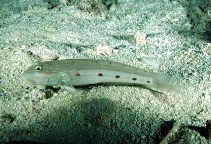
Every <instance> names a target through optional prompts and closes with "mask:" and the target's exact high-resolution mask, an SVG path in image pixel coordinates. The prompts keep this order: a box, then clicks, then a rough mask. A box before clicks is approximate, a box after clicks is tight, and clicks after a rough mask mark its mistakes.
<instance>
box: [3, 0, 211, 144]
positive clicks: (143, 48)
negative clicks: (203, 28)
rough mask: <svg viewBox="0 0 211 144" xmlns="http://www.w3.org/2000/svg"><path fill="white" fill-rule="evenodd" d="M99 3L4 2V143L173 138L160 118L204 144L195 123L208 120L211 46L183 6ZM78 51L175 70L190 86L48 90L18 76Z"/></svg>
mask: <svg viewBox="0 0 211 144" xmlns="http://www.w3.org/2000/svg"><path fill="white" fill-rule="evenodd" d="M84 1H85V2H86V0H84ZM98 1H99V0H98ZM98 1H96V3H97V2H98ZM103 4H104V3H97V6H99V7H97V8H96V9H93V11H83V9H82V10H81V9H79V8H80V7H79V8H78V7H77V6H74V5H65V4H64V3H63V4H61V5H58V6H55V7H49V3H48V4H47V3H46V2H43V1H42V0H38V1H37V2H34V3H32V2H30V1H27V0H20V1H19V2H14V1H12V0H11V1H6V0H5V2H2V6H1V9H0V11H1V15H0V16H1V17H2V18H1V20H0V142H9V141H10V142H11V141H21V140H22V141H36V142H41V143H152V144H153V143H159V142H161V141H162V142H164V141H168V140H167V139H171V138H166V139H164V138H165V136H166V135H167V133H168V131H167V130H166V131H165V132H163V129H162V126H163V125H164V126H166V128H165V129H171V128H172V127H173V128H175V127H185V128H187V130H185V133H184V135H185V137H186V138H187V139H188V140H187V141H189V142H190V143H191V142H196V143H200V142H201V143H202V142H206V143H208V142H209V140H208V139H207V138H206V136H205V135H203V134H201V133H200V132H198V131H197V127H201V128H203V127H204V128H205V127H206V122H207V121H210V120H211V101H210V98H211V68H210V67H211V44H210V43H209V41H207V40H205V39H203V38H202V37H200V35H197V34H194V33H192V31H191V30H192V27H193V25H192V23H191V21H190V19H189V18H188V17H187V10H186V8H185V7H184V6H183V5H182V4H181V3H180V2H178V1H172V2H170V1H168V0H162V1H159V2H158V1H156V0H149V1H144V0H143V1H142V0H140V1H137V0H122V1H121V2H118V3H117V4H113V3H111V4H110V3H109V4H110V5H109V7H106V6H105V5H103ZM101 6H104V7H102V8H101ZM82 58H87V59H108V60H113V61H118V62H122V63H126V64H128V65H132V66H136V67H139V68H141V69H145V70H146V71H151V72H156V73H164V74H169V75H171V76H172V77H174V78H175V79H176V80H177V81H178V82H179V84H178V85H180V87H181V91H183V92H184V91H185V93H183V92H181V93H180V92H172V93H168V94H164V93H157V92H154V91H151V90H149V89H146V88H143V87H133V86H115V85H113V86H103V85H96V86H91V87H79V88H74V87H70V88H67V89H66V88H60V87H54V88H52V87H50V88H48V87H47V88H46V87H43V86H29V85H28V84H27V83H26V82H25V81H24V80H23V79H21V74H22V73H23V72H24V71H25V70H26V69H27V68H28V67H30V66H31V65H32V64H34V63H36V62H37V61H48V60H54V59H82ZM168 123H170V125H168ZM175 125H176V126H175ZM189 127H195V128H196V129H195V130H192V129H189ZM177 129H179V128H177ZM209 131H210V130H209ZM170 133H171V131H170ZM208 137H210V136H208ZM177 139H178V140H177V141H178V142H179V141H180V142H181V141H182V142H186V141H185V139H184V138H183V137H182V136H180V137H177ZM186 144H187V142H186Z"/></svg>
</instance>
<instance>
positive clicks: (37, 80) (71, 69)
mask: <svg viewBox="0 0 211 144" xmlns="http://www.w3.org/2000/svg"><path fill="white" fill-rule="evenodd" d="M22 78H23V79H25V80H26V82H27V83H30V84H33V85H42V86H68V85H72V86H84V85H91V84H99V83H102V84H106V83H108V84H113V85H118V84H120V85H138V86H139V85H140V86H143V87H146V88H148V89H151V90H155V91H158V92H168V91H172V90H175V89H176V85H177V84H176V83H175V79H174V78H173V77H172V76H170V75H167V74H160V73H155V72H147V71H145V70H143V69H140V68H138V67H133V66H130V65H127V64H124V63H120V62H115V61H110V60H95V59H66V60H53V61H45V62H37V63H35V64H34V65H32V66H30V67H29V68H28V69H27V70H26V71H24V72H23V73H22Z"/></svg>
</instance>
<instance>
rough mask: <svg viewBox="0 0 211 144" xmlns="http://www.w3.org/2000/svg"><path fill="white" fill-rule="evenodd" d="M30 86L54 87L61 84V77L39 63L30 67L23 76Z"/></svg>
mask: <svg viewBox="0 0 211 144" xmlns="http://www.w3.org/2000/svg"><path fill="white" fill-rule="evenodd" d="M21 78H22V79H24V80H25V81H26V82H27V83H28V84H30V85H43V86H54V85H57V84H58V83H59V80H60V76H59V73H58V72H57V71H53V70H52V69H48V66H45V65H43V64H42V63H38V64H35V65H32V66H30V67H29V68H28V69H27V70H26V71H24V72H23V73H22V75H21Z"/></svg>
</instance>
